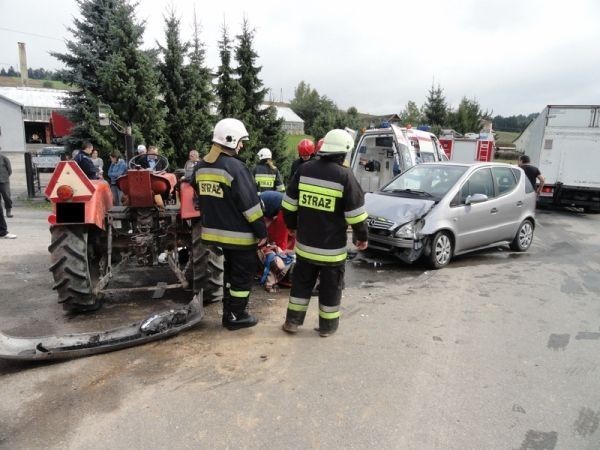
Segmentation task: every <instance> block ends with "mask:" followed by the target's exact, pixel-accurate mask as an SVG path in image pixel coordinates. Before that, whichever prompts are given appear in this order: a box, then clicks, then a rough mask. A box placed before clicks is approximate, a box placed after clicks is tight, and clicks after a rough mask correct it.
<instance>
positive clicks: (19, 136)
mask: <svg viewBox="0 0 600 450" xmlns="http://www.w3.org/2000/svg"><path fill="white" fill-rule="evenodd" d="M0 151H2V152H24V151H25V123H24V122H23V112H22V106H21V104H20V103H18V102H16V101H14V100H11V99H10V98H7V97H5V96H3V95H2V94H1V93H0Z"/></svg>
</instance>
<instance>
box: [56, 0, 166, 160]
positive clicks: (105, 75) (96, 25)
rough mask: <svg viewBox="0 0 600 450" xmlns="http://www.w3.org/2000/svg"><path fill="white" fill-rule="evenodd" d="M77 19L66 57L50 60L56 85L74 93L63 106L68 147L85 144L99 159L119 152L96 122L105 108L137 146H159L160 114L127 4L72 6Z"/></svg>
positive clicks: (140, 28) (138, 28) (99, 1)
mask: <svg viewBox="0 0 600 450" xmlns="http://www.w3.org/2000/svg"><path fill="white" fill-rule="evenodd" d="M78 4H79V8H80V16H81V19H75V20H74V25H73V27H72V28H70V31H71V33H72V34H73V40H71V41H68V42H67V53H64V54H59V53H54V54H53V55H54V56H55V57H56V58H58V59H59V60H60V61H61V62H63V63H64V64H65V65H66V67H67V69H66V70H64V71H62V72H61V77H62V80H63V81H65V82H67V83H69V84H72V85H74V86H77V87H78V88H79V89H77V90H73V91H71V92H70V93H69V97H68V98H67V100H66V106H67V107H68V108H69V116H70V118H71V120H72V121H73V122H74V123H75V127H74V129H73V131H72V135H71V136H70V137H69V140H68V141H69V143H70V144H71V145H79V144H80V143H81V141H83V140H88V139H89V140H91V141H92V142H93V143H94V144H95V145H96V146H99V147H100V150H101V151H103V154H104V155H105V156H106V154H107V153H108V152H109V151H111V150H112V149H115V148H121V149H123V146H124V140H123V136H122V135H120V134H119V133H116V132H115V131H114V130H113V129H111V128H110V127H102V126H100V124H99V121H98V107H99V105H100V104H101V103H102V104H106V105H108V106H109V107H110V108H111V110H112V113H113V118H114V119H115V120H116V121H117V122H120V123H121V124H122V125H128V124H131V125H132V127H133V134H134V136H135V138H136V140H137V141H138V142H143V143H145V144H149V145H158V146H161V145H162V143H163V138H164V136H163V133H164V111H163V109H162V108H161V106H160V104H159V101H158V94H159V91H158V83H157V77H156V73H155V72H154V69H153V66H152V59H151V56H150V54H149V53H148V52H144V51H142V50H140V46H141V44H142V34H143V32H144V24H143V23H138V22H137V20H136V18H135V6H134V5H132V4H130V3H129V2H128V1H127V0H111V1H107V0H78Z"/></svg>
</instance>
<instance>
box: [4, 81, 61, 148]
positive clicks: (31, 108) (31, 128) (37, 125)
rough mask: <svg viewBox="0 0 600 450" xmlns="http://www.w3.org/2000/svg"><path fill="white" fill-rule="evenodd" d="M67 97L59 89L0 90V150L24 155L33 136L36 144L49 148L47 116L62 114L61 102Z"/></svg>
mask: <svg viewBox="0 0 600 450" xmlns="http://www.w3.org/2000/svg"><path fill="white" fill-rule="evenodd" d="M67 95H68V91H63V90H58V89H41V88H31V87H9V86H0V131H1V133H2V135H0V146H1V147H2V149H3V150H6V151H25V148H26V144H28V143H32V136H34V135H37V136H38V138H39V142H37V144H50V142H51V138H52V136H51V130H50V115H51V113H52V111H64V110H65V106H64V104H63V100H64V99H65V98H66V97H67ZM17 109H18V112H17ZM17 118H18V119H17Z"/></svg>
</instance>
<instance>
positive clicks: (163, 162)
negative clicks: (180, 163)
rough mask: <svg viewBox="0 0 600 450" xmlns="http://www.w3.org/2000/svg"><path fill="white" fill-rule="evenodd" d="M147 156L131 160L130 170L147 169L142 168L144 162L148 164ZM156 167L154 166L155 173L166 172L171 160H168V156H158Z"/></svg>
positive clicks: (139, 156) (138, 156) (135, 157)
mask: <svg viewBox="0 0 600 450" xmlns="http://www.w3.org/2000/svg"><path fill="white" fill-rule="evenodd" d="M146 156H147V155H146V154H144V155H136V156H134V157H133V158H131V159H130V160H129V164H128V166H129V169H133V170H136V169H145V167H144V166H142V164H141V163H142V162H144V163H145V162H146V159H147V158H146ZM156 160H157V161H156V165H155V166H154V171H155V172H164V171H166V170H167V169H168V168H169V160H168V159H167V157H166V156H163V155H156Z"/></svg>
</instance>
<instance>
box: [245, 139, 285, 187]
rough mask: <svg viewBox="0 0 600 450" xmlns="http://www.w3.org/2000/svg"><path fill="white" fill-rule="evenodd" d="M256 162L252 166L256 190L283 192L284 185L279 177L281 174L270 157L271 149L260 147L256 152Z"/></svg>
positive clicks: (271, 156) (271, 155)
mask: <svg viewBox="0 0 600 450" xmlns="http://www.w3.org/2000/svg"><path fill="white" fill-rule="evenodd" d="M257 156H258V159H259V161H258V164H257V165H256V167H255V168H254V172H253V175H254V180H255V181H256V186H257V190H258V192H264V191H278V192H284V191H285V185H284V184H283V179H282V178H281V174H280V173H279V170H278V169H277V167H275V164H273V161H272V159H271V158H273V154H272V153H271V150H269V149H268V148H263V149H260V151H259V152H258V155H257Z"/></svg>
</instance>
